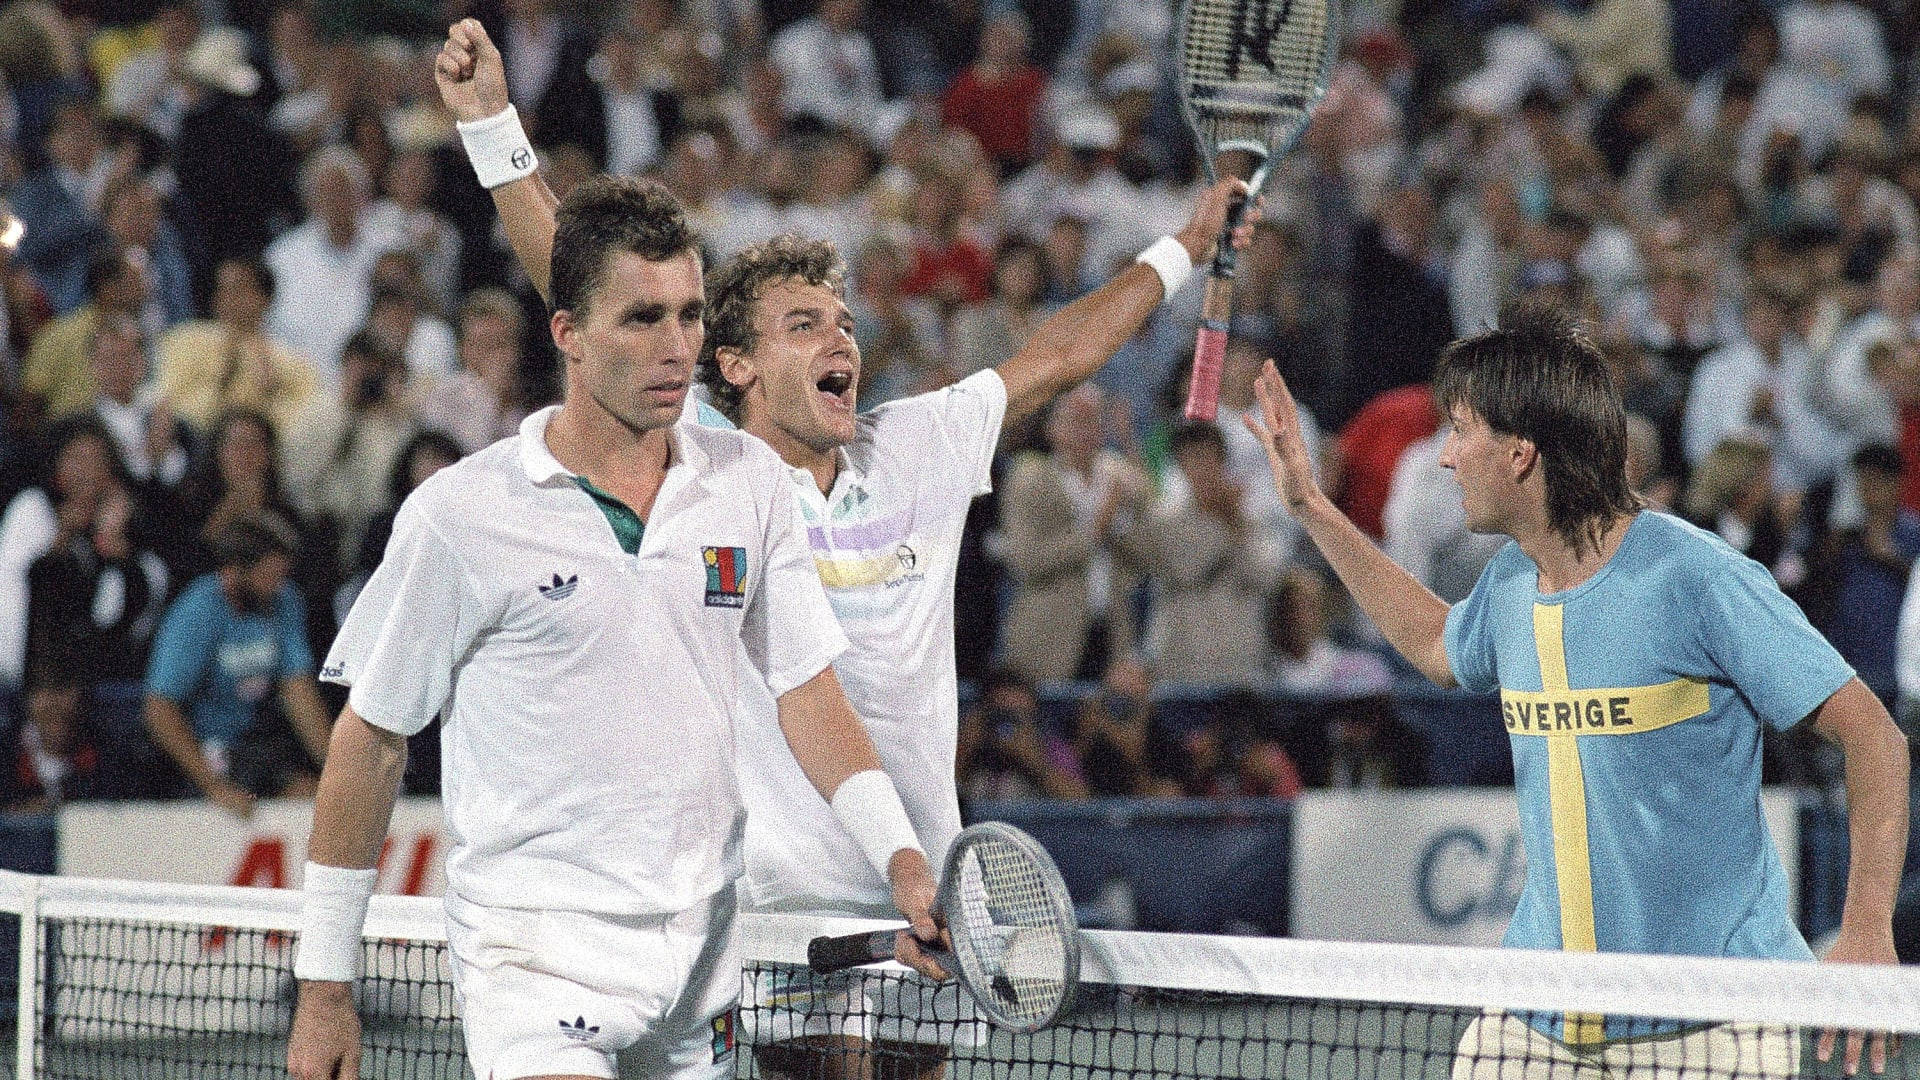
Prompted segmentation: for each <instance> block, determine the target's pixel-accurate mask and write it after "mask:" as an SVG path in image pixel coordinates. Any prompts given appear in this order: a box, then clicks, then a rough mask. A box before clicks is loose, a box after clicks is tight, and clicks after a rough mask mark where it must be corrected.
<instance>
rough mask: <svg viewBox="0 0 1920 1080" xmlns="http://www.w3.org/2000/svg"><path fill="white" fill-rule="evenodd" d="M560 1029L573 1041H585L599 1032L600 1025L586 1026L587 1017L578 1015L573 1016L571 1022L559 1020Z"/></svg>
mask: <svg viewBox="0 0 1920 1080" xmlns="http://www.w3.org/2000/svg"><path fill="white" fill-rule="evenodd" d="M560 1031H561V1033H563V1034H564V1035H566V1037H567V1038H569V1039H572V1040H574V1041H575V1042H586V1041H587V1040H588V1039H591V1038H593V1037H594V1036H595V1035H598V1034H600V1025H599V1024H595V1025H593V1026H592V1027H588V1026H587V1018H586V1017H584V1016H579V1017H575V1018H574V1021H573V1023H571V1024H569V1023H567V1022H566V1021H565V1020H562V1021H560Z"/></svg>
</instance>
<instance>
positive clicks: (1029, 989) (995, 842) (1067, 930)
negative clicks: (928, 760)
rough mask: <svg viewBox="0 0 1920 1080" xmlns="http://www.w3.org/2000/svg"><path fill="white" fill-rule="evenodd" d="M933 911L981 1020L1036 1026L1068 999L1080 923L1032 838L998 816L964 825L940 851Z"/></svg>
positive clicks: (1076, 975) (1076, 980)
mask: <svg viewBox="0 0 1920 1080" xmlns="http://www.w3.org/2000/svg"><path fill="white" fill-rule="evenodd" d="M940 910H941V913H942V914H944V915H945V916H946V920H947V933H948V935H949V936H950V937H951V938H952V939H953V953H952V955H953V964H952V965H950V966H949V970H952V971H953V972H954V974H955V976H956V977H957V978H958V979H959V980H960V982H961V985H963V986H964V987H966V989H967V991H968V992H969V993H970V994H971V995H972V996H973V999H974V1002H975V1003H976V1005H977V1006H978V1007H979V1009H980V1011H981V1012H982V1013H984V1014H985V1015H986V1017H987V1019H988V1020H990V1021H992V1022H993V1023H994V1024H996V1025H998V1026H1000V1027H1004V1028H1008V1029H1010V1030H1013V1031H1021V1032H1028V1031H1038V1030H1039V1029H1041V1028H1043V1027H1046V1026H1047V1025H1048V1024H1051V1023H1053V1022H1054V1021H1055V1020H1056V1019H1058V1018H1059V1017H1060V1015H1061V1013H1063V1012H1065V1011H1066V1009H1067V1008H1068V1007H1070V1006H1071V1005H1072V1004H1073V997H1074V992H1075V990H1076V989H1077V988H1078V987H1079V984H1080V936H1079V927H1078V924H1077V923H1076V922H1075V920H1074V915H1073V900H1072V898H1071V897H1069V896H1068V895H1067V886H1066V882H1064V881H1062V880H1061V878H1060V871H1059V869H1058V868H1057V867H1055V866H1054V864H1053V859H1052V857H1050V856H1049V855H1048V854H1047V850H1046V849H1045V848H1043V847H1041V846H1040V842H1039V841H1037V840H1035V839H1034V838H1033V837H1031V836H1029V835H1027V834H1026V833H1025V832H1022V831H1021V830H1020V829H1017V828H1015V827H1013V826H1012V825H1008V824H1005V823H1004V822H998V821H988V822H982V823H980V824H978V825H973V826H970V827H968V828H967V829H965V830H963V831H962V832H961V833H960V835H959V837H958V838H957V839H955V840H954V842H953V847H952V848H950V849H948V851H947V862H946V869H945V872H944V873H943V874H942V876H941V882H940Z"/></svg>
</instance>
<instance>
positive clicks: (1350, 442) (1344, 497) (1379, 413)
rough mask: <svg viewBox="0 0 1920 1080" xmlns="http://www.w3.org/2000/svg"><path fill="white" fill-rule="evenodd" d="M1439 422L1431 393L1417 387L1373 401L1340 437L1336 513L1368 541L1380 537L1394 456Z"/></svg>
mask: <svg viewBox="0 0 1920 1080" xmlns="http://www.w3.org/2000/svg"><path fill="white" fill-rule="evenodd" d="M1441 419H1442V418H1441V416H1440V411H1439V410H1438V409H1437V408H1435V407H1434V403H1433V393H1432V391H1430V390H1429V389H1428V388H1427V386H1426V384H1425V383H1420V384H1417V385H1413V386H1402V387H1400V388H1399V389H1397V390H1389V391H1387V392H1386V393H1383V394H1381V395H1379V396H1378V397H1375V398H1374V399H1372V400H1371V401H1369V402H1367V405H1366V407H1365V408H1363V409H1361V410H1360V411H1359V413H1358V414H1356V415H1355V416H1354V418H1353V419H1352V420H1350V421H1348V423H1347V426H1346V428H1345V429H1344V430H1343V431H1341V432H1340V443H1339V455H1340V457H1339V460H1340V471H1339V503H1340V507H1341V509H1342V510H1345V511H1346V513H1347V516H1348V517H1351V518H1352V519H1353V523H1354V524H1355V525H1358V526H1360V528H1361V529H1362V530H1364V531H1365V532H1366V534H1367V535H1368V536H1372V537H1375V538H1379V537H1380V536H1382V535H1384V534H1385V530H1386V526H1385V522H1384V520H1383V518H1384V515H1385V513H1386V506H1387V497H1388V495H1389V493H1390V492H1391V491H1392V490H1393V476H1394V471H1395V470H1396V469H1397V468H1399V465H1400V455H1401V454H1403V453H1405V452H1406V450H1407V447H1409V446H1412V445H1414V444H1415V443H1418V442H1419V441H1420V440H1422V439H1425V438H1427V437H1428V436H1430V435H1432V434H1433V433H1434V432H1436V431H1438V430H1440V423H1441Z"/></svg>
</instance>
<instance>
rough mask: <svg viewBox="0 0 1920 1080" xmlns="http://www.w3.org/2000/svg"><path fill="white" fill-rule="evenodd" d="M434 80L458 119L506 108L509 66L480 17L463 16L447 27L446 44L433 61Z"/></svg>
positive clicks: (470, 118) (489, 114)
mask: <svg viewBox="0 0 1920 1080" xmlns="http://www.w3.org/2000/svg"><path fill="white" fill-rule="evenodd" d="M433 81H434V82H435V83H437V84H438V85H439V87H440V100H441V101H443V102H445V103H446V106H447V110H448V111H449V112H451V113H453V118H454V119H456V120H466V121H473V120H485V119H486V118H487V117H489V116H493V115H495V114H497V113H499V112H501V111H503V110H505V109H506V107H507V65H506V63H505V61H503V60H501V59H500V50H499V49H497V48H495V47H494V44H493V39H492V38H490V37H488V36H487V31H486V28H485V27H483V26H481V25H480V20H479V19H461V20H460V21H459V22H457V23H454V24H453V25H452V26H450V27H448V28H447V40H446V43H445V44H443V45H441V46H440V55H439V56H437V57H435V58H434V61H433Z"/></svg>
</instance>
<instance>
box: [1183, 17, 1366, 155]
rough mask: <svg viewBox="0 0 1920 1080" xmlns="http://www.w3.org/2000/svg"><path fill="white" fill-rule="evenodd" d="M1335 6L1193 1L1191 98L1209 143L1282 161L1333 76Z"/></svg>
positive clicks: (1188, 30) (1187, 47)
mask: <svg viewBox="0 0 1920 1080" xmlns="http://www.w3.org/2000/svg"><path fill="white" fill-rule="evenodd" d="M1332 15H1333V8H1332V4H1331V2H1330V0H1191V7H1190V8H1189V10H1188V14H1187V23H1186V27H1185V42H1184V51H1183V54H1182V56H1181V64H1182V67H1181V77H1182V80H1183V83H1184V85H1183V86H1182V88H1181V89H1182V92H1183V95H1184V96H1185V98H1186V102H1187V105H1188V108H1189V115H1190V119H1191V120H1192V121H1193V125H1194V128H1195V131H1196V133H1197V134H1198V135H1199V136H1200V139H1201V142H1202V143H1203V144H1204V145H1205V146H1206V147H1208V148H1209V149H1210V150H1213V151H1218V150H1220V149H1222V148H1227V147H1237V148H1241V149H1251V150H1259V151H1262V152H1264V153H1268V154H1276V153H1278V152H1280V151H1281V150H1284V149H1285V146H1286V144H1287V143H1289V142H1291V141H1292V139H1293V137H1294V136H1295V135H1297V134H1298V133H1299V131H1300V129H1301V128H1303V127H1305V126H1306V122H1307V109H1308V106H1310V105H1311V104H1313V102H1314V101H1316V100H1318V98H1319V96H1320V94H1321V93H1322V91H1323V89H1324V86H1325V80H1326V77H1327V75H1328V73H1329V59H1330V55H1329V53H1330V50H1329V49H1328V48H1327V37H1328V34H1330V33H1331V32H1332V27H1331V26H1329V25H1328V24H1329V22H1330V20H1331V18H1332Z"/></svg>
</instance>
